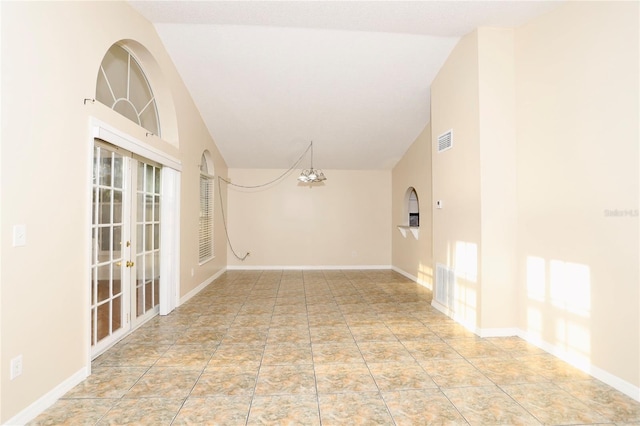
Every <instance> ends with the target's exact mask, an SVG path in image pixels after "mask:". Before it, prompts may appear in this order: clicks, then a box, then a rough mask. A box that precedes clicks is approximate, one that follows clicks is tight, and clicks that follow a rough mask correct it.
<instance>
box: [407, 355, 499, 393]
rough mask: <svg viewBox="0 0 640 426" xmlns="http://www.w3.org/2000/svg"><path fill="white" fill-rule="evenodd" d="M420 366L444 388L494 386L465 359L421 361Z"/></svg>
mask: <svg viewBox="0 0 640 426" xmlns="http://www.w3.org/2000/svg"><path fill="white" fill-rule="evenodd" d="M419 364H420V365H421V366H422V368H424V369H425V371H426V372H427V374H429V376H431V378H432V379H433V381H434V382H436V383H437V384H438V386H441V387H444V388H448V387H461V386H488V385H492V384H493V383H492V382H491V381H490V380H489V379H488V378H487V377H486V376H485V375H484V374H482V373H481V372H480V371H479V370H478V369H477V368H476V367H474V366H473V365H471V364H470V363H469V362H468V361H466V360H464V359H453V360H449V359H440V360H432V361H419Z"/></svg>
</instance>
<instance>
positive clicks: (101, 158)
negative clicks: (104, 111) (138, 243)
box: [91, 145, 128, 353]
mask: <svg viewBox="0 0 640 426" xmlns="http://www.w3.org/2000/svg"><path fill="white" fill-rule="evenodd" d="M125 163H126V158H125V157H123V156H122V155H121V154H119V153H117V152H114V151H110V150H107V149H105V148H103V147H101V146H99V145H96V146H95V148H94V157H93V183H92V193H93V199H92V226H91V236H92V238H91V244H92V253H91V345H92V348H93V349H94V353H95V352H99V350H100V348H102V347H105V346H108V345H109V342H110V341H113V340H115V339H117V338H118V337H119V336H121V335H123V334H124V333H126V331H127V330H126V323H127V321H126V318H127V317H126V315H127V313H128V309H127V305H128V296H127V292H126V291H125V288H126V282H125V281H126V278H127V276H126V273H125V271H124V270H125V267H126V259H128V253H127V252H126V251H127V250H126V247H124V246H123V241H125V239H126V238H127V236H128V229H127V220H126V211H127V210H128V206H127V202H126V200H127V199H128V197H127V196H126V194H125V188H126V186H125V180H126V164H125Z"/></svg>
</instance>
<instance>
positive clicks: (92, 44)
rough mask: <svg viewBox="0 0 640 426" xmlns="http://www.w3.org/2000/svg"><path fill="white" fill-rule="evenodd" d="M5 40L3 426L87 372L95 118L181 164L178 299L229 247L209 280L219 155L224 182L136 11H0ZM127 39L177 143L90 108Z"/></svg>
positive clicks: (182, 92)
mask: <svg viewBox="0 0 640 426" xmlns="http://www.w3.org/2000/svg"><path fill="white" fill-rule="evenodd" d="M52 17H55V19H52ZM1 31H2V125H1V132H2V135H1V136H2V163H1V164H0V173H1V186H0V192H1V193H2V211H1V214H2V216H1V228H0V232H1V234H2V245H1V248H0V249H1V251H2V259H1V261H2V268H1V276H0V279H1V291H2V298H1V306H0V325H1V327H2V328H1V332H0V339H1V341H0V360H1V362H2V364H1V365H0V376H1V379H0V422H5V421H7V420H8V419H10V418H12V417H13V416H15V415H16V414H17V413H19V412H21V411H22V410H24V409H25V408H26V407H28V406H29V405H30V404H32V403H34V402H35V401H37V400H38V399H39V398H41V397H42V396H43V395H45V394H47V393H48V392H50V391H52V390H53V389H54V388H55V387H56V386H58V385H60V384H61V383H63V382H64V381H65V380H67V379H69V378H70V377H72V376H73V375H74V374H77V373H78V372H80V371H82V369H83V368H86V367H87V366H88V365H87V364H88V362H87V361H88V350H89V343H88V340H89V337H88V335H87V334H88V333H87V330H88V329H89V326H88V324H87V320H88V310H89V306H88V305H87V303H88V300H89V297H88V291H89V287H88V279H87V277H88V265H87V261H88V254H87V253H88V241H89V240H90V237H89V224H88V223H87V217H88V211H89V210H88V209H89V205H90V198H89V196H88V195H89V191H88V188H89V182H90V175H89V172H88V170H89V164H90V163H89V162H90V158H91V143H92V140H91V138H90V132H89V129H90V126H89V122H90V116H93V117H97V118H98V119H100V120H102V121H104V122H106V123H108V124H109V125H111V126H113V127H116V128H118V129H120V130H122V131H124V132H126V133H128V134H130V135H131V136H132V137H134V138H137V139H139V140H142V141H144V142H145V143H147V144H149V145H150V146H152V147H154V148H156V149H158V150H161V151H163V152H164V153H166V154H168V155H171V156H174V157H176V158H178V159H179V160H180V161H181V163H182V165H183V173H182V187H181V193H182V202H181V206H180V210H181V238H182V239H181V241H182V244H181V264H182V274H181V283H180V284H181V286H182V287H181V291H182V294H185V293H186V292H188V291H189V290H190V289H193V288H195V287H196V286H197V285H198V284H199V283H201V282H203V281H205V280H206V279H207V277H209V276H211V275H213V274H215V273H216V272H217V271H219V270H221V268H224V267H225V266H226V251H225V248H224V240H222V241H220V240H219V241H218V242H217V247H216V251H217V253H218V256H217V257H216V259H215V261H213V262H211V263H210V264H209V265H206V267H202V268H198V267H197V247H194V245H196V244H197V243H194V241H195V242H197V238H196V237H197V217H198V201H197V198H198V180H197V173H198V170H197V166H198V164H199V162H200V155H201V153H202V151H203V150H204V149H205V148H206V149H209V150H210V151H211V152H212V154H213V156H214V158H215V161H216V171H217V172H219V173H222V174H224V173H226V170H225V165H224V162H223V161H222V159H221V158H220V156H219V154H218V152H217V150H216V148H215V146H214V144H213V142H212V140H211V138H210V136H209V134H208V132H207V130H206V128H205V126H204V125H203V123H202V121H201V119H200V116H199V113H198V111H197V110H196V108H195V106H194V104H193V102H192V100H191V98H190V96H189V94H188V92H187V90H186V89H185V87H184V85H183V83H182V81H181V80H180V77H179V76H178V74H177V72H176V70H175V68H174V67H173V64H172V62H171V60H170V59H169V57H168V54H167V53H166V52H165V50H164V48H163V46H162V44H161V42H160V39H159V38H158V37H157V35H156V33H155V30H154V29H153V27H152V26H151V24H150V23H148V22H147V21H145V20H144V19H142V18H141V17H140V16H139V15H138V14H137V13H136V12H134V11H133V9H132V8H131V7H130V6H129V5H128V4H126V3H124V2H122V3H120V2H95V3H93V2H43V3H35V2H10V3H7V2H3V4H2V27H1ZM122 39H132V40H136V41H137V42H139V43H141V44H142V45H143V46H144V47H146V49H148V51H149V52H150V54H151V56H152V57H153V59H155V61H157V69H155V71H152V72H150V77H151V80H152V84H154V86H155V87H156V88H157V92H158V94H159V98H162V99H159V100H158V101H159V102H160V103H162V107H161V111H166V110H167V109H168V110H171V109H172V108H173V110H174V111H175V114H176V117H175V118H174V120H163V121H164V124H166V130H167V134H168V135H170V137H171V135H173V136H172V140H171V142H172V143H166V142H163V141H161V140H159V139H158V138H154V137H151V138H147V137H146V136H145V131H144V130H141V129H140V128H138V127H137V126H135V125H133V124H132V123H130V122H129V121H127V120H126V119H124V118H122V117H120V116H118V115H117V114H115V113H114V112H112V111H111V110H109V109H108V108H106V107H104V106H103V105H99V104H98V103H96V104H93V105H92V104H88V105H84V104H83V99H84V98H92V97H94V94H95V84H96V77H97V73H98V68H99V65H100V62H101V60H102V57H103V55H104V53H105V52H106V51H107V49H108V48H109V47H110V46H111V45H112V44H113V43H115V42H117V41H119V40H122ZM150 59H151V58H143V67H144V66H145V61H147V62H146V63H147V65H149V66H150V67H151V68H153V67H152V64H151V63H150V62H149V60H150ZM151 68H150V69H151ZM165 115H166V112H165ZM167 118H169V117H167ZM178 146H179V147H178ZM16 224H25V225H26V227H27V245H26V246H24V247H12V243H11V235H12V227H13V225H16ZM218 224H220V226H221V222H219V219H218ZM194 265H195V267H196V269H195V270H194V276H193V277H192V276H191V274H190V267H193V266H194ZM187 271H188V272H187ZM20 354H21V355H22V356H23V368H24V370H23V374H22V375H21V376H20V377H18V378H17V379H15V380H13V381H10V380H9V377H8V376H9V361H10V359H12V358H14V357H15V356H17V355H20Z"/></svg>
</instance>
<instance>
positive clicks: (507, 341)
mask: <svg viewBox="0 0 640 426" xmlns="http://www.w3.org/2000/svg"><path fill="white" fill-rule="evenodd" d="M487 341H489V342H491V343H493V344H494V345H495V346H497V347H499V348H500V349H502V350H503V351H505V352H508V353H509V354H510V355H511V356H514V357H515V356H526V355H533V354H542V353H544V351H543V350H542V349H540V348H538V347H536V346H534V345H532V344H531V343H529V342H527V341H526V340H523V339H521V338H520V337H515V336H514V337H489V338H487Z"/></svg>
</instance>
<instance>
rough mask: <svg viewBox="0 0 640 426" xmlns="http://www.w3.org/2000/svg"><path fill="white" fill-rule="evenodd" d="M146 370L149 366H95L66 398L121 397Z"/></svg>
mask: <svg viewBox="0 0 640 426" xmlns="http://www.w3.org/2000/svg"><path fill="white" fill-rule="evenodd" d="M146 371H147V368H140V367H95V368H93V369H92V371H91V375H90V376H89V377H87V379H86V380H84V381H83V382H82V383H80V384H79V385H78V386H76V387H74V388H73V389H71V390H70V391H69V392H67V393H66V394H65V396H64V398H120V397H122V396H123V395H124V394H125V393H127V391H128V390H129V389H131V387H132V386H133V385H134V384H135V383H136V382H137V381H138V380H139V379H140V378H141V377H142V376H143V374H144V373H145V372H146Z"/></svg>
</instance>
